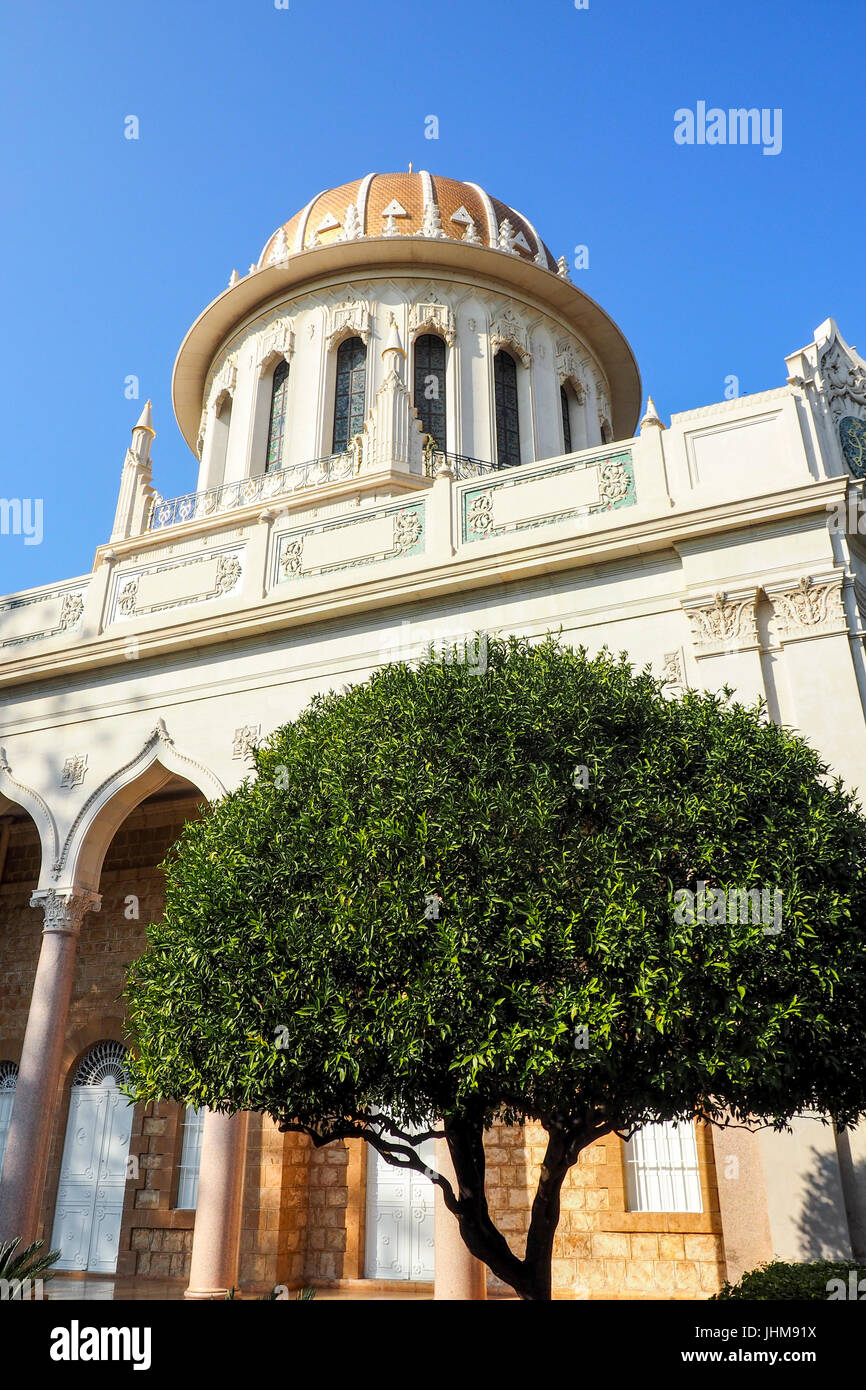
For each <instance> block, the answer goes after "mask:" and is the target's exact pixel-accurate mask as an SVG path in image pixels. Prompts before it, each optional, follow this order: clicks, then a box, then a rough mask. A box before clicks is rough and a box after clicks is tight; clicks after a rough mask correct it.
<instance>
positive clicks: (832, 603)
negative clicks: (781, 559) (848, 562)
mask: <svg viewBox="0 0 866 1390" xmlns="http://www.w3.org/2000/svg"><path fill="white" fill-rule="evenodd" d="M842 579H843V576H842V575H841V574H834V575H829V576H826V577H821V578H817V579H816V578H813V577H812V576H811V575H803V576H802V577H801V578H800V579H798V580H797V583H796V584H794V585H792V586H788V587H785V588H783V587H781V586H777V585H775V584H774V585H771V586H770V587H768V589H767V595H768V597H769V599H770V601H771V603H772V605H773V613H774V615H775V619H776V630H777V632H778V634H779V638H780V640H781V641H782V642H786V641H790V640H791V639H792V638H797V637H818V636H823V635H824V634H831V633H839V632H844V631H845V630H846V628H847V622H846V619H845V609H844V606H843V604H842Z"/></svg>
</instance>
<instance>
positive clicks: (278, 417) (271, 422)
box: [265, 359, 289, 473]
mask: <svg viewBox="0 0 866 1390" xmlns="http://www.w3.org/2000/svg"><path fill="white" fill-rule="evenodd" d="M288 399H289V364H288V362H286V361H285V359H281V360H280V361H279V362H278V363H277V365H276V367H275V368H274V378H273V384H272V386H271V413H270V416H269V418H268V448H267V453H266V454H265V472H266V473H272V472H274V471H275V470H276V469H279V468H282V466H283V464H282V459H283V440H284V438H285V434H286V408H287V405H288Z"/></svg>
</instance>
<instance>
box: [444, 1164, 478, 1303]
mask: <svg viewBox="0 0 866 1390" xmlns="http://www.w3.org/2000/svg"><path fill="white" fill-rule="evenodd" d="M436 1167H437V1171H438V1172H440V1173H441V1174H442V1176H443V1178H447V1179H448V1181H449V1182H450V1183H451V1186H452V1187H454V1188H456V1186H457V1175H456V1174H455V1172H454V1164H453V1163H452V1162H451V1154H450V1153H449V1151H448V1144H447V1142H446V1141H445V1140H444V1139H437V1140H436ZM433 1229H434V1236H433V1239H434V1244H435V1252H436V1254H435V1283H434V1286H433V1297H434V1299H442V1298H447V1299H452V1300H456V1299H486V1297H487V1267H486V1265H483V1264H482V1263H481V1261H480V1260H476V1258H475V1256H474V1255H470V1253H469V1251H468V1250H467V1249H466V1246H465V1245H464V1244H463V1240H462V1237H461V1235H460V1227H459V1226H458V1224H457V1218H456V1216H454V1215H452V1213H451V1212H450V1211H449V1210H448V1208H447V1207H446V1205H445V1199H444V1198H443V1196H442V1192H441V1190H440V1188H439V1187H437V1188H436V1197H435V1210H434V1228H433Z"/></svg>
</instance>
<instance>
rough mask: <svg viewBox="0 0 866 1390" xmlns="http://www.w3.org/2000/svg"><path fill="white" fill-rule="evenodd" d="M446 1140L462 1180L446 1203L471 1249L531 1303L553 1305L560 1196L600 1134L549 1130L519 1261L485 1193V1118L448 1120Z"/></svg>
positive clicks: (521, 1296)
mask: <svg viewBox="0 0 866 1390" xmlns="http://www.w3.org/2000/svg"><path fill="white" fill-rule="evenodd" d="M444 1128H445V1138H446V1139H447V1141H448V1148H449V1151H450V1153H451V1160H452V1162H453V1164H454V1172H455V1174H456V1177H457V1191H456V1193H455V1194H454V1197H453V1198H451V1199H449V1196H448V1194H447V1193H446V1194H445V1204H446V1206H447V1207H448V1209H449V1211H451V1212H453V1214H454V1215H455V1216H456V1217H457V1220H458V1222H459V1224H460V1234H461V1236H462V1238H463V1241H464V1244H465V1245H466V1247H467V1249H468V1250H469V1251H470V1252H471V1253H472V1254H473V1255H475V1256H476V1257H477V1258H478V1259H479V1260H483V1262H484V1263H485V1264H486V1265H487V1266H488V1268H489V1269H491V1270H492V1271H493V1273H494V1274H495V1275H496V1276H497V1278H498V1279H501V1280H502V1281H503V1283H505V1284H508V1285H510V1286H511V1288H513V1289H514V1291H515V1293H516V1294H517V1295H518V1297H519V1298H521V1299H523V1300H524V1301H526V1302H533V1303H539V1302H549V1301H550V1299H551V1287H552V1260H553V1242H554V1239H555V1237H556V1228H557V1226H558V1224H559V1215H560V1193H561V1190H562V1184H563V1182H564V1180H565V1175H566V1173H567V1172H568V1170H569V1168H571V1167H572V1166H573V1165H574V1164H575V1163H576V1162H577V1160H578V1158H579V1157H580V1153H581V1150H582V1149H584V1148H586V1147H587V1145H588V1144H591V1143H592V1142H593V1140H594V1139H595V1138H597V1137H598V1136H597V1135H596V1134H594V1133H587V1132H586V1131H582V1132H581V1133H580V1134H577V1133H575V1132H573V1131H572V1132H567V1131H565V1130H563V1129H559V1128H556V1127H548V1126H545V1128H546V1129H547V1136H548V1142H547V1152H546V1153H545V1156H544V1163H543V1164H542V1168H541V1174H540V1176H539V1180H538V1188H537V1191H536V1194H535V1198H534V1201H533V1203H532V1215H531V1218H530V1223H529V1233H528V1235H527V1238H526V1254H525V1257H524V1259H522V1260H520V1259H518V1257H517V1256H516V1255H515V1254H514V1253H513V1251H512V1250H511V1249H510V1247H509V1245H508V1242H507V1241H506V1239H505V1237H504V1236H503V1235H502V1234H501V1232H500V1231H498V1230H497V1229H496V1227H495V1226H494V1224H493V1222H492V1221H491V1219H490V1212H489V1210H488V1207H487V1198H486V1195H485V1192H484V1166H485V1161H484V1129H483V1125H482V1124H481V1122H480V1120H478V1121H476V1120H472V1119H467V1118H466V1117H465V1116H460V1117H457V1118H452V1119H448V1120H446V1121H445V1126H444Z"/></svg>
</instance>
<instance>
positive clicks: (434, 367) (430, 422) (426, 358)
mask: <svg viewBox="0 0 866 1390" xmlns="http://www.w3.org/2000/svg"><path fill="white" fill-rule="evenodd" d="M415 408H416V409H417V411H418V414H419V415H420V416H421V424H422V425H423V427H424V433H425V434H430V435H432V436H433V438H434V439H435V441H436V447H437V449H441V450H442V452H443V453H444V452H445V447H446V444H445V343H444V341H443V339H442V338H440V337H439V336H438V334H436V333H424V334H422V335H421V337H420V338H418V339H417V341H416V343H415Z"/></svg>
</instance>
